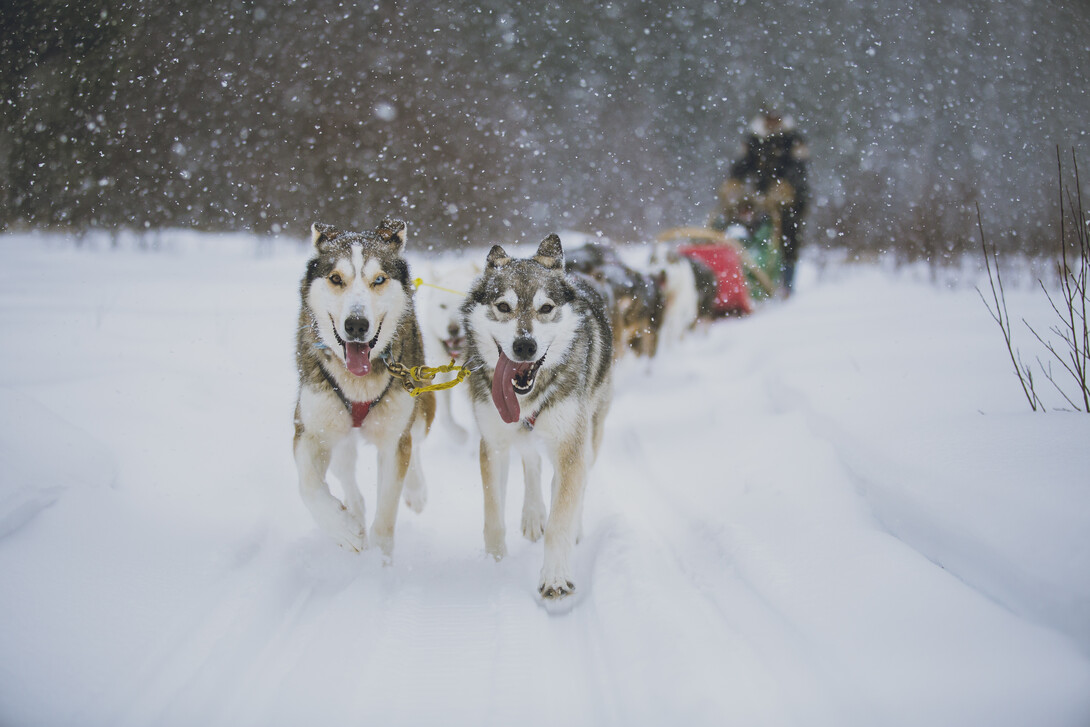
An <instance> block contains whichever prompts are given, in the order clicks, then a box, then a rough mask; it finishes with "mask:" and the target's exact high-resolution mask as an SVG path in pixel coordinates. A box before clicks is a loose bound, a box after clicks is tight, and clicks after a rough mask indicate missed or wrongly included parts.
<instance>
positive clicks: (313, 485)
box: [294, 220, 435, 557]
mask: <svg viewBox="0 0 1090 727" xmlns="http://www.w3.org/2000/svg"><path fill="white" fill-rule="evenodd" d="M311 234H312V239H313V243H314V255H313V257H312V258H311V259H310V261H309V262H308V263H307V269H306V274H305V275H304V277H303V281H302V285H301V287H300V294H301V298H302V302H301V307H300V312H299V331H298V339H297V344H296V351H295V358H296V366H297V368H298V370H299V397H298V399H297V400H296V405H295V443H294V453H295V465H296V468H297V469H298V472H299V490H300V494H301V495H302V498H303V502H304V503H306V506H307V507H308V508H309V509H310V512H311V514H312V515H313V516H314V519H315V521H317V523H318V525H319V526H320V527H321V528H322V529H323V530H325V531H326V532H327V533H329V535H331V536H332V537H333V539H334V540H335V541H337V542H338V543H339V544H340V545H341V546H342V547H345V548H349V549H352V550H363V549H364V548H366V547H368V539H367V527H366V519H365V512H364V502H363V497H362V495H360V491H359V488H358V487H357V485H356V475H355V465H356V454H355V451H356V450H355V444H356V441H357V440H359V439H361V438H362V439H363V440H366V441H368V442H371V443H373V444H374V445H375V447H376V448H377V449H378V467H377V471H378V486H377V504H376V512H375V518H374V522H373V524H372V527H371V535H372V538H373V540H374V541H375V542H376V543H377V544H378V546H379V547H380V548H381V549H382V552H383V553H384V554H385V555H386V556H387V557H389V556H390V554H391V553H392V550H393V545H394V526H395V524H396V522H397V511H398V502H399V500H400V499H401V495H402V490H403V489H404V494H405V502H406V504H407V505H408V506H409V507H410V508H412V509H413V510H416V511H417V512H419V511H420V510H421V509H422V508H423V507H424V503H425V502H426V499H427V490H426V487H425V483H424V478H423V474H422V472H421V469H420V466H419V462H418V458H419V455H418V449H419V445H420V443H421V442H422V441H423V439H424V436H425V434H426V433H427V429H428V427H429V426H430V425H431V420H432V418H433V416H434V414H435V398H434V395H433V394H431V393H425V394H422V395H421V396H419V397H417V398H415V399H414V398H413V397H412V396H410V395H409V393H408V391H407V389H406V388H405V386H404V385H403V384H402V382H401V380H399V379H398V378H396V377H395V376H394V375H393V374H392V373H391V371H390V369H389V368H387V362H390V363H400V364H403V365H405V366H409V367H412V366H417V365H421V364H423V363H424V346H423V342H422V340H421V335H420V328H419V326H418V324H417V320H416V314H415V310H414V308H413V285H412V283H411V282H410V280H411V278H410V277H409V266H408V263H406V261H405V259H404V258H403V257H402V251H403V250H404V247H405V239H406V228H405V223H404V222H402V221H401V220H383V222H382V224H380V225H379V226H378V227H377V228H376V229H375V230H374V231H368V232H343V231H341V230H339V229H337V228H335V227H331V226H329V225H323V224H315V225H314V226H313V227H312V228H311ZM327 470H332V471H333V473H334V474H335V475H336V476H337V479H338V480H340V482H341V487H342V490H343V493H344V502H343V503H342V502H341V501H340V500H338V499H337V497H336V496H334V495H333V493H332V492H331V491H330V489H329V485H328V484H327V482H326V471H327Z"/></svg>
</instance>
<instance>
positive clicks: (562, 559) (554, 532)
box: [538, 441, 587, 599]
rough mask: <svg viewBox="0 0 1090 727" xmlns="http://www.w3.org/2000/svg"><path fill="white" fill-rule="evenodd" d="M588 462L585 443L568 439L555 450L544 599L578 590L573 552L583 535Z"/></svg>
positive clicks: (542, 583)
mask: <svg viewBox="0 0 1090 727" xmlns="http://www.w3.org/2000/svg"><path fill="white" fill-rule="evenodd" d="M586 463H587V456H586V447H584V446H582V444H577V443H576V442H573V441H569V442H565V443H564V444H563V445H562V446H561V447H560V448H559V450H558V451H557V452H556V460H555V462H554V465H555V469H556V474H555V479H554V480H553V500H552V507H551V508H550V510H549V521H548V522H547V523H546V525H545V562H544V564H543V565H542V566H541V579H540V584H539V585H538V592H539V593H541V595H542V596H543V597H544V598H549V599H558V598H563V597H565V596H567V595H569V594H570V593H571V592H572V591H574V590H575V580H574V576H573V575H572V568H571V555H572V549H573V548H574V547H575V542H576V538H577V537H578V536H579V534H580V533H579V530H580V525H581V524H580V521H581V520H582V513H583V491H584V490H585V489H586V478H587V468H586Z"/></svg>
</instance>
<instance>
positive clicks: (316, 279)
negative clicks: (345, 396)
mask: <svg viewBox="0 0 1090 727" xmlns="http://www.w3.org/2000/svg"><path fill="white" fill-rule="evenodd" d="M311 234H312V241H313V243H314V250H315V254H314V257H312V258H311V259H310V261H309V262H308V263H307V275H306V278H305V279H304V282H303V286H304V289H303V299H304V300H305V301H306V305H307V308H308V310H309V311H310V316H311V319H312V320H313V322H314V325H315V327H316V329H317V331H318V336H319V338H320V339H321V343H322V344H323V345H325V346H327V347H329V349H330V350H332V351H333V352H334V355H336V356H337V357H338V358H339V359H340V360H341V361H342V362H343V363H344V365H345V368H347V369H348V371H350V372H351V373H352V374H355V375H356V376H365V375H367V374H368V373H370V372H371V358H372V357H374V356H379V355H381V353H382V352H383V351H384V350H385V349H386V347H387V346H388V345H389V344H390V341H391V340H392V338H393V335H394V333H395V331H396V330H397V327H398V323H399V321H400V320H401V317H402V316H403V315H405V313H406V312H408V311H411V310H412V289H411V286H410V284H409V266H408V263H407V262H406V261H405V259H404V258H403V257H402V251H403V250H404V249H405V240H406V226H405V223H404V222H402V221H401V220H383V221H382V223H381V224H380V225H379V226H378V227H376V228H375V229H374V230H373V231H367V232H345V231H342V230H339V229H337V228H335V227H332V226H330V225H324V224H320V223H315V224H314V225H313V226H312V227H311Z"/></svg>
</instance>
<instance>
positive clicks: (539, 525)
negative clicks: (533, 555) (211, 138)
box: [522, 507, 548, 543]
mask: <svg viewBox="0 0 1090 727" xmlns="http://www.w3.org/2000/svg"><path fill="white" fill-rule="evenodd" d="M547 519H548V516H547V515H546V514H545V510H544V508H541V509H538V508H534V507H524V508H522V534H523V535H524V536H525V537H526V539H527V540H529V541H530V542H531V543H536V542H537V541H538V540H539V539H540V538H541V536H542V535H544V534H545V521H546V520H547Z"/></svg>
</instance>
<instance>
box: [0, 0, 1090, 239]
mask: <svg viewBox="0 0 1090 727" xmlns="http://www.w3.org/2000/svg"><path fill="white" fill-rule="evenodd" d="M3 6H4V7H3V11H2V12H3V29H2V34H0V64H2V65H0V94H2V105H0V108H2V117H0V182H2V184H3V189H2V190H0V229H23V228H43V229H44V228H62V229H70V230H74V231H80V230H88V229H107V230H109V229H137V230H140V229H151V230H154V229H158V228H166V227H184V228H197V229H205V230H252V231H255V232H258V233H264V232H280V233H286V234H298V235H299V236H300V238H303V237H305V235H306V228H307V227H309V225H310V223H311V222H312V221H315V220H322V221H326V222H330V223H336V224H338V225H341V226H346V227H361V226H368V225H372V224H374V223H375V222H376V221H377V219H378V218H379V217H381V216H382V215H388V214H396V215H400V216H403V217H404V218H406V219H407V220H409V221H410V224H412V225H413V228H414V232H415V234H417V235H421V236H423V238H424V240H425V241H426V242H427V243H429V244H432V245H434V246H436V247H437V248H443V247H452V246H456V245H459V244H462V243H464V242H466V241H471V242H473V243H484V242H491V241H499V240H517V239H522V238H523V237H526V236H528V237H531V238H533V239H537V238H539V237H541V236H542V235H543V234H545V233H546V232H548V231H552V230H562V229H579V230H583V231H587V232H599V233H601V234H603V235H605V236H607V237H609V238H612V239H615V240H618V241H637V240H646V239H650V238H652V237H653V236H654V235H655V234H656V233H657V232H659V231H661V230H662V229H663V228H666V227H671V226H675V225H684V224H694V223H695V224H702V223H703V222H704V221H705V220H706V219H707V217H708V216H709V215H710V214H711V213H712V211H713V208H714V204H715V191H716V188H717V187H718V185H719V184H720V182H721V181H722V180H723V178H724V177H725V175H726V173H727V169H728V167H729V164H730V162H731V160H732V159H733V158H734V157H735V156H736V155H737V154H738V152H739V150H740V145H741V142H742V140H743V134H744V131H745V128H746V126H747V124H748V123H749V121H750V119H751V118H752V116H753V115H754V113H755V112H756V110H757V108H758V106H759V105H760V104H761V103H772V104H776V105H778V106H779V107H780V108H781V109H782V110H783V111H785V112H786V113H788V114H790V115H791V116H793V117H794V119H795V120H796V123H797V124H798V125H799V127H800V129H801V130H802V131H803V132H804V134H805V135H806V137H807V139H808V141H809V146H810V150H811V155H812V162H811V169H810V183H811V187H812V200H811V206H810V211H809V214H808V220H807V227H806V230H805V232H804V240H805V241H806V244H815V245H823V246H828V247H837V248H846V249H848V250H851V251H854V252H858V253H861V254H865V253H868V252H875V251H894V252H896V253H897V254H898V255H904V256H906V257H912V258H918V257H926V258H929V259H932V260H937V259H945V258H953V257H955V256H957V255H958V254H959V253H960V252H961V251H962V250H964V249H967V248H968V249H976V247H977V246H978V245H979V237H978V235H977V232H976V213H975V206H974V203H979V204H980V207H981V210H982V213H983V216H984V220H985V224H986V225H987V226H988V228H989V235H990V236H991V237H992V240H993V241H994V242H996V243H997V244H999V245H1000V247H1001V249H1008V250H1012V249H1017V250H1021V251H1025V252H1027V253H1029V254H1033V253H1034V252H1039V251H1041V250H1043V249H1044V248H1045V246H1052V245H1054V244H1055V243H1054V242H1052V241H1053V240H1054V239H1055V235H1054V233H1053V230H1052V229H1051V228H1052V226H1053V225H1055V224H1056V223H1057V219H1056V217H1057V213H1056V210H1057V207H1058V200H1059V175H1058V171H1057V158H1056V149H1057V147H1059V148H1060V150H1061V153H1062V156H1063V158H1064V160H1065V161H1064V164H1065V170H1064V175H1065V177H1067V175H1069V174H1070V175H1071V176H1070V179H1068V180H1066V181H1067V182H1068V183H1070V182H1071V181H1072V180H1073V179H1074V177H1073V170H1072V169H1071V168H1070V166H1071V165H1070V161H1071V158H1072V156H1073V155H1074V156H1075V158H1087V157H1086V154H1085V152H1086V148H1087V146H1088V144H1090V139H1088V129H1087V127H1088V120H1090V78H1088V74H1090V3H1088V2H1086V1H1085V0H1078V1H1077V2H1071V1H1070V0H1006V1H998V0H950V1H948V2H939V1H938V0H934V1H931V2H922V3H905V2H902V1H901V0H871V2H867V3H858V2H855V1H854V0H814V1H810V0H785V1H783V2H771V1H765V2H758V1H756V0H737V1H735V2H714V1H712V0H705V1H704V2H688V3H685V2H648V1H644V0H617V1H616V2H605V3H588V2H585V1H583V0H579V1H575V2H573V1H571V0H561V1H560V2H556V3H510V2H497V1H495V0H473V1H472V2H469V1H463V0H449V1H446V2H433V1H431V0H429V1H427V2H424V1H423V0H413V1H406V2H393V1H392V0H376V1H375V2H367V3H361V4H355V3H337V2H318V1H317V0H297V1H296V2H292V3H263V2H259V1H257V0H233V1H228V2H199V1H193V0H162V1H161V2H154V3H151V2H147V3H139V2H126V1H123V0H69V1H68V2H55V1H50V0H41V1H39V2H23V1H22V0H5V2H4V3H3Z"/></svg>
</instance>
